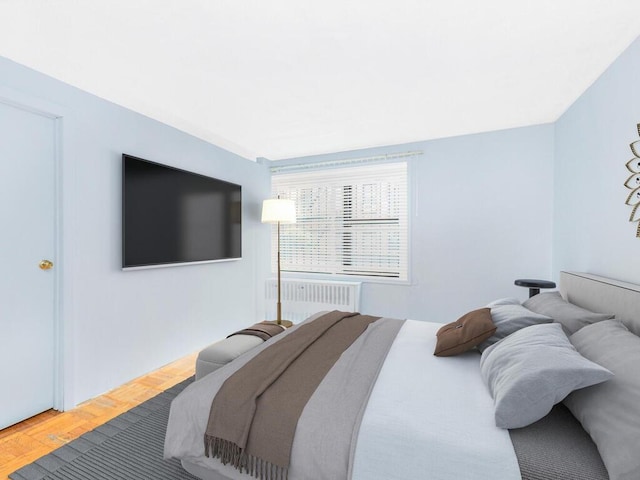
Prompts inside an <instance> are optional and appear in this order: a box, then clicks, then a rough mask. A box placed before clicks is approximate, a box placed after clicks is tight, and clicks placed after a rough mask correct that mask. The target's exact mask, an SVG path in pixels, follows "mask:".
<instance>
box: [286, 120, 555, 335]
mask: <svg viewBox="0 0 640 480" xmlns="http://www.w3.org/2000/svg"><path fill="white" fill-rule="evenodd" d="M553 145H554V129H553V125H539V126H533V127H525V128H517V129H510V130H503V131H497V132H490V133H482V134H477V135H466V136H461V137H452V138H446V139H441V140H432V141H425V142H417V143H412V144H405V145H395V146H388V147H381V148H372V149H365V150H358V151H352V152H343V153H337V154H330V155H320V156H315V157H306V158H303V159H289V160H286V161H278V162H276V164H277V165H281V164H282V163H285V164H286V163H301V162H315V161H326V160H335V159H342V158H357V157H364V156H375V155H381V154H389V153H397V152H406V151H415V150H420V151H422V152H423V154H422V155H420V156H418V157H415V158H414V159H412V160H410V164H409V175H410V179H409V182H410V191H411V193H410V195H411V199H410V202H409V203H410V229H411V232H410V250H411V253H410V282H409V284H408V285H397V284H396V285H394V284H390V283H378V282H375V283H373V282H365V283H364V284H363V289H362V299H361V311H363V312H365V313H370V314H374V315H385V316H392V317H399V318H413V319H417V320H429V321H436V322H445V323H446V322H450V321H453V320H456V319H457V318H458V317H459V316H460V315H462V314H463V313H465V312H467V311H469V310H470V309H474V308H479V307H481V306H484V305H485V304H486V303H488V302H489V301H491V300H494V299H496V298H499V297H505V296H517V297H519V298H521V299H522V300H524V299H525V298H526V296H527V290H526V289H523V288H519V287H515V286H514V285H513V281H514V279H516V278H523V277H529V278H550V276H551V250H552V246H551V245H552V218H553V148H554V147H553ZM348 280H353V278H349V279H348ZM283 308H284V307H283Z"/></svg>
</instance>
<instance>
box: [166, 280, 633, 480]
mask: <svg viewBox="0 0 640 480" xmlns="http://www.w3.org/2000/svg"><path fill="white" fill-rule="evenodd" d="M560 293H561V295H562V297H560V296H559V294H557V293H556V294H555V296H554V294H552V295H547V296H546V297H545V296H543V295H545V294H540V295H539V296H536V297H537V298H536V297H532V299H529V300H528V301H527V302H525V303H524V305H523V306H520V305H515V303H514V302H513V301H512V300H500V301H498V302H494V303H493V304H490V306H489V308H485V309H481V310H490V312H491V313H492V315H493V316H494V317H493V318H494V321H495V320H496V318H498V317H496V314H497V312H498V311H505V312H508V311H512V310H516V309H522V308H524V307H528V308H526V310H527V312H529V313H531V312H533V313H531V317H532V318H534V319H537V322H539V323H536V322H534V323H532V324H528V326H526V328H522V326H520V328H518V330H517V331H515V332H508V331H507V333H505V332H504V331H502V330H501V329H502V328H503V327H502V326H501V325H502V323H500V321H498V322H497V325H498V328H497V331H494V335H492V336H491V337H487V338H488V339H489V340H486V341H487V342H489V341H490V340H491V339H493V342H492V343H490V344H489V345H484V347H482V349H483V353H482V355H481V354H480V353H479V352H478V351H477V350H475V349H471V350H469V351H466V352H464V353H460V354H458V355H455V356H442V357H441V356H434V354H433V353H434V349H435V348H436V347H437V342H439V339H440V337H437V336H436V334H438V333H439V331H440V330H442V328H443V326H442V325H441V324H435V323H430V322H423V321H411V320H407V321H399V320H393V319H384V322H383V321H377V322H375V324H374V325H376V329H377V330H378V331H380V332H382V333H379V334H375V335H378V336H375V335H374V334H373V333H370V332H371V330H373V329H372V328H368V329H367V330H366V331H365V333H367V335H365V334H363V335H361V336H360V337H358V338H357V340H356V341H354V342H353V345H352V346H350V347H349V348H348V349H347V350H345V352H344V353H343V354H342V355H341V356H340V357H339V360H338V361H337V362H336V364H335V366H334V367H332V368H331V370H329V373H327V375H326V377H324V380H322V382H321V383H320V384H319V385H318V387H317V389H316V390H315V392H314V393H313V395H312V396H311V397H310V399H309V400H308V402H307V403H306V406H305V407H304V410H303V411H302V414H301V415H300V418H299V419H298V423H297V427H296V429H295V436H294V437H293V444H292V447H291V458H290V464H289V466H288V469H287V470H286V471H285V472H284V473H283V472H280V471H275V473H274V472H273V471H272V472H271V473H269V472H266V473H265V472H254V473H255V475H254V476H258V477H260V478H266V479H271V478H273V479H276V478H288V479H290V480H299V479H314V480H321V479H328V480H337V479H342V478H344V479H353V480H377V479H385V480H391V479H398V480H401V479H410V478H424V479H438V480H446V479H452V480H453V479H456V480H458V479H461V478H464V479H465V480H473V479H478V480H480V479H487V478H490V479H500V480H502V479H504V480H510V479H514V480H517V479H524V480H547V479H548V480H552V479H553V480H557V479H567V480H572V479H575V480H578V479H579V480H607V479H611V480H632V479H636V480H637V479H638V478H640V462H639V461H638V460H637V459H636V458H635V457H637V451H636V450H637V448H638V447H637V446H638V445H640V376H638V375H637V374H636V373H635V368H636V366H637V365H638V362H640V338H639V337H638V336H639V335H640V286H638V285H633V284H629V283H624V282H619V281H615V280H611V279H607V278H604V277H600V276H596V275H590V274H584V273H569V272H561V275H560ZM583 309H584V310H583ZM576 312H578V313H579V315H577V314H576ZM546 314H549V315H546ZM320 316H321V315H316V316H313V317H311V318H310V319H308V320H307V321H306V322H304V323H303V325H305V324H307V322H316V321H318V318H320ZM614 316H615V318H613V317H614ZM555 317H557V319H556V318H555ZM540 318H545V319H548V320H540ZM345 321H348V319H347V320H345ZM571 322H574V323H571ZM575 322H578V323H577V324H576V323H575ZM453 325H454V327H456V326H457V325H458V324H453ZM509 325H510V324H509ZM298 327H300V326H296V327H294V328H292V329H289V331H287V332H286V333H285V334H282V335H279V336H278V337H280V338H278V337H275V338H273V339H271V340H269V341H268V342H265V343H264V344H263V345H261V346H259V347H257V348H256V349H254V350H252V351H250V352H247V353H246V354H244V355H242V356H241V357H239V358H238V359H236V360H234V361H233V362H231V363H230V364H228V365H226V366H225V367H223V368H221V369H219V370H217V371H216V372H214V373H212V374H210V375H208V376H206V377H204V378H202V379H200V380H199V381H197V382H195V383H194V384H192V385H191V386H190V387H188V388H187V389H186V390H185V391H184V392H183V393H182V394H181V395H180V396H179V397H177V398H176V399H175V400H174V402H173V404H172V407H171V413H170V417H169V424H168V427H167V436H166V439H165V457H167V458H171V457H176V458H179V459H180V460H181V462H182V465H183V467H184V468H185V469H186V470H187V471H189V472H190V473H192V474H194V475H195V476H197V477H199V478H202V479H207V480H242V479H249V478H253V477H252V476H251V475H249V474H248V473H247V472H246V470H245V471H243V472H241V471H239V470H238V469H236V468H234V467H233V466H232V465H230V464H226V465H224V464H223V463H221V462H220V460H219V459H218V458H213V456H212V455H210V456H207V455H205V444H206V442H203V438H205V430H206V429H207V422H208V420H210V418H209V414H210V412H211V409H212V401H213V399H214V397H215V396H216V393H217V392H218V391H219V390H220V388H221V386H222V385H223V384H224V383H225V381H226V380H227V379H228V378H230V377H232V375H233V374H234V373H235V372H237V371H238V370H240V369H241V368H242V367H243V366H245V365H247V364H248V363H250V362H251V359H252V358H255V357H256V356H258V355H259V354H261V352H263V351H264V350H265V349H267V348H269V347H270V346H271V344H273V343H276V342H279V341H281V340H282V338H286V337H287V336H288V335H291V334H292V333H293V332H295V330H296V328H298ZM509 328H511V327H509ZM454 330H456V331H458V330H457V329H456V328H454ZM460 331H462V329H460ZM384 332H386V333H384ZM390 332H392V333H390ZM499 332H502V336H497V335H498V333H499ZM549 334H552V336H553V338H554V339H556V338H557V339H558V342H560V343H562V342H565V343H566V344H568V342H569V340H568V339H567V338H571V342H572V343H574V345H575V347H574V346H571V344H568V345H569V346H568V347H566V346H565V345H564V344H562V348H563V349H564V350H562V349H557V348H556V349H555V350H553V351H552V352H555V351H559V352H560V353H561V357H559V358H561V360H560V362H561V363H562V362H564V361H565V360H564V358H565V357H568V356H570V357H571V358H572V360H571V361H570V362H569V363H570V364H571V365H570V367H567V368H568V370H565V371H563V372H561V373H559V374H557V372H556V371H555V370H556V369H555V365H554V363H556V362H557V360H554V358H555V357H553V354H550V355H547V354H546V353H544V354H543V355H540V354H539V353H535V355H538V357H534V359H535V360H534V361H533V362H531V359H530V358H529V360H528V361H529V362H530V363H533V364H535V365H533V366H532V368H533V370H536V369H538V370H536V373H535V376H534V377H531V376H528V375H529V373H528V368H529V367H528V366H527V367H526V368H524V369H523V368H522V365H521V364H518V363H515V364H509V362H518V361H520V356H522V355H523V354H522V352H539V350H537V349H536V348H538V347H536V348H533V347H530V346H529V345H530V344H529V343H523V342H533V343H531V344H532V345H538V344H537V343H535V342H540V341H541V340H540V339H541V338H542V339H543V340H544V341H545V342H546V341H547V340H546V339H547V338H551V337H547V336H548V335H549ZM385 335H386V337H385ZM541 335H544V336H541ZM496 336H497V337H496ZM383 337H385V338H387V337H389V338H392V340H391V341H390V342H389V346H388V348H387V349H386V350H385V349H382V350H380V351H378V353H375V352H376V351H377V350H375V349H374V348H371V346H372V345H374V344H376V342H381V340H380V339H381V338H383ZM494 337H495V338H494ZM530 338H533V340H531V339H530ZM594 338H595V340H594ZM549 342H550V343H553V342H555V340H553V342H551V341H549ZM523 345H524V346H523ZM481 346H482V344H481V345H479V346H478V347H481ZM509 349H515V350H509ZM576 349H577V352H579V354H578V353H577V352H576ZM513 351H516V352H517V354H513V353H512V352H513ZM545 352H546V350H545ZM568 353H571V355H568ZM524 356H526V355H524ZM577 357H579V358H577ZM501 362H506V363H507V365H506V367H505V366H504V365H502V364H501ZM571 362H577V363H575V364H574V363H571ZM580 362H583V363H588V364H589V365H588V368H587V367H585V365H584V364H583V363H580ZM577 364H579V366H580V368H579V369H578V370H576V368H577V367H576V365H577ZM547 367H550V369H549V368H547ZM501 368H502V369H501ZM539 369H541V370H539ZM514 371H516V372H517V374H515V375H514V374H513V372H514ZM496 372H498V373H496ZM504 372H507V374H505V373H504ZM540 372H542V373H540ZM567 372H568V373H567ZM576 372H577V373H576ZM556 376H558V379H559V380H560V381H561V383H562V386H561V387H562V388H559V387H558V386H557V385H556V386H554V387H553V389H551V390H549V391H550V392H551V393H550V396H551V397H553V396H555V397H557V398H555V399H552V400H549V398H548V397H549V395H542V394H541V396H540V398H541V400H540V401H538V397H536V401H535V402H533V401H530V400H531V399H530V398H529V397H535V396H536V395H537V394H538V392H544V391H545V390H544V389H545V388H546V387H545V386H544V385H543V386H539V385H538V383H537V382H538V381H539V380H540V381H546V380H547V379H549V378H551V379H555V378H556ZM567 376H568V377H567ZM531 379H533V380H531ZM509 382H515V383H516V385H515V387H514V388H513V389H511V390H509V389H508V388H507V389H506V390H505V387H504V385H505V384H509ZM567 382H568V383H571V382H574V383H572V385H571V387H570V388H569V387H566V385H565V384H566V383H567ZM580 382H582V383H580ZM522 388H524V389H525V391H527V389H529V391H528V392H529V393H527V395H526V396H525V397H523V398H520V400H518V396H517V395H518V394H521V391H520V390H519V389H522ZM531 388H533V389H534V391H533V393H531ZM567 389H568V390H569V391H566V390H567ZM505 391H507V393H506V394H504V392H505ZM513 391H515V392H516V394H515V397H513ZM345 392H348V394H346V393H345ZM567 394H568V396H567ZM510 395H511V396H510ZM565 396H566V398H565ZM514 398H515V399H516V401H515V406H514ZM563 399H564V401H562V400H563ZM556 401H557V402H556ZM527 402H529V403H533V405H526V404H527ZM555 403H557V404H556V405H555V406H553V405H554V404H555ZM547 404H548V406H547ZM504 405H507V406H506V407H504V408H503V406H504ZM521 405H526V412H525V414H523V413H522V412H521V411H519V409H521ZM603 405H604V406H603ZM499 406H500V407H499ZM282 408H283V409H286V408H287V405H286V403H285V404H283V405H282ZM499 409H502V410H503V413H504V412H506V414H504V415H503V414H502V413H501V415H500V417H499V415H498V410H499ZM514 409H515V410H516V411H515V413H514ZM532 410H538V411H537V412H534V413H535V415H538V416H540V418H539V419H538V420H535V421H533V422H532V421H531V419H535V418H537V417H536V416H535V415H534V416H531V415H533V414H532V413H531V411H532ZM549 410H550V411H549ZM212 416H215V413H212ZM528 416H529V417H528ZM523 418H525V420H523ZM500 422H502V424H501V425H502V427H503V428H500V427H498V426H497V424H498V423H500ZM518 422H520V423H527V422H528V423H527V424H526V426H520V424H519V423H518ZM514 425H515V427H514V428H511V427H510V426H514Z"/></svg>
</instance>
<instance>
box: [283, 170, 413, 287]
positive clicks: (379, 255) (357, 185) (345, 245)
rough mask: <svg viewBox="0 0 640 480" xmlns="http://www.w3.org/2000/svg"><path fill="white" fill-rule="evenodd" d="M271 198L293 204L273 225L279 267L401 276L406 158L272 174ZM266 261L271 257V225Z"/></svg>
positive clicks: (404, 245) (404, 249) (403, 266)
mask: <svg viewBox="0 0 640 480" xmlns="http://www.w3.org/2000/svg"><path fill="white" fill-rule="evenodd" d="M272 190H273V195H274V196H279V197H280V198H288V199H291V200H294V201H295V203H296V217H297V222H296V223H295V224H289V225H281V226H280V260H281V269H282V271H283V272H304V273H318V274H334V275H355V276H365V277H384V278H394V279H398V280H407V277H408V272H407V263H408V260H407V256H408V248H407V243H408V233H407V232H408V226H407V163H406V162H405V161H402V162H395V163H384V164H379V163H376V164H365V165H358V166H348V167H341V168H330V169H321V170H311V169H306V170H302V171H296V172H293V173H274V175H273V177H272ZM272 246H273V248H272V249H271V251H272V265H273V266H274V269H275V262H276V253H277V252H276V236H275V228H274V230H273V236H272Z"/></svg>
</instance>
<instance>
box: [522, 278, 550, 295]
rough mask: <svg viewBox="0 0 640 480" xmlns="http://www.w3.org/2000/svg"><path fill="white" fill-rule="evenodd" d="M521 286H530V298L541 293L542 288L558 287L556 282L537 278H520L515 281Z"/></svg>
mask: <svg viewBox="0 0 640 480" xmlns="http://www.w3.org/2000/svg"><path fill="white" fill-rule="evenodd" d="M513 283H515V284H516V285H518V286H519V287H529V298H531V297H533V296H534V295H537V294H539V293H540V289H541V288H556V284H555V282H550V281H548V280H535V279H532V278H519V279H518V280H516V281H515V282H513Z"/></svg>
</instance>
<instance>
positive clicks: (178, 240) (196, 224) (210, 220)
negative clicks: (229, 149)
mask: <svg viewBox="0 0 640 480" xmlns="http://www.w3.org/2000/svg"><path fill="white" fill-rule="evenodd" d="M241 257H242V187H241V186H240V185H236V184H234V183H229V182H225V181H223V180H218V179H217V178H212V177H207V176H205V175H200V174H197V173H193V172H188V171H185V170H180V169H179V168H174V167H170V166H167V165H162V164H160V163H155V162H150V161H148V160H143V159H141V158H137V157H134V156H131V155H127V154H123V155H122V268H123V269H132V268H143V267H154V266H169V265H176V264H189V263H205V262H215V261H223V260H235V259H239V258H241Z"/></svg>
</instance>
